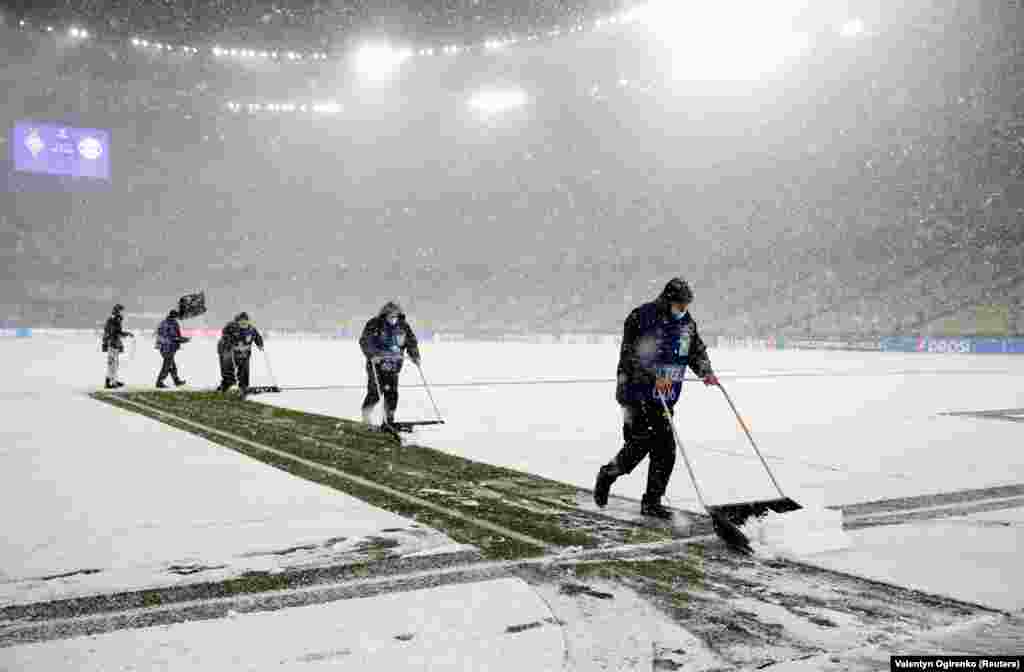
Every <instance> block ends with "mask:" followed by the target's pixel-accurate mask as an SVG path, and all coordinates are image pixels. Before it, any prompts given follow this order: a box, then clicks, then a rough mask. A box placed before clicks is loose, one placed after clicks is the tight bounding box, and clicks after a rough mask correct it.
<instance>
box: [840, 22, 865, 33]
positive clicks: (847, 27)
mask: <svg viewBox="0 0 1024 672" xmlns="http://www.w3.org/2000/svg"><path fill="white" fill-rule="evenodd" d="M863 32H864V22H863V21H861V20H860V19H850V20H849V21H847V22H846V23H844V24H843V25H842V26H840V27H839V34H840V35H842V36H843V37H857V36H858V35H860V34H861V33H863Z"/></svg>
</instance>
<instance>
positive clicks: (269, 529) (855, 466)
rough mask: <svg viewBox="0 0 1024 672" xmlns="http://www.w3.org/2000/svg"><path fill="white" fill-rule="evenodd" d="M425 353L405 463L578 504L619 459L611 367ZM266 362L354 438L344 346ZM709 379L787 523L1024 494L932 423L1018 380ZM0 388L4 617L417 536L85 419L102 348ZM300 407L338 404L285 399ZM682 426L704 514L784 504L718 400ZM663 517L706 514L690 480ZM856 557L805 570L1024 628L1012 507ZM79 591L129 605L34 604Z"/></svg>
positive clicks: (522, 348) (11, 347)
mask: <svg viewBox="0 0 1024 672" xmlns="http://www.w3.org/2000/svg"><path fill="white" fill-rule="evenodd" d="M421 349H422V352H423V370H424V372H425V373H426V375H427V377H428V379H429V381H430V382H431V384H432V386H433V392H434V396H435V398H436V399H437V402H438V404H439V406H440V408H441V411H442V413H443V415H444V418H445V420H446V424H445V425H443V426H439V427H431V428H424V429H421V430H419V431H418V433H417V435H416V441H417V442H418V443H422V444H424V445H429V446H433V447H436V448H438V449H441V450H445V451H448V452H451V453H455V454H458V455H461V456H464V457H467V458H472V459H474V460H479V461H483V462H488V463H491V464H496V465H502V466H507V467H511V468H515V469H519V470H523V471H528V472H531V473H535V474H539V475H541V476H546V477H550V478H553V479H557V480H560V481H564V482H567V483H572V484H576V485H579V486H582V487H586V488H589V487H591V486H592V485H593V479H594V475H595V473H596V471H597V469H598V467H599V466H600V465H601V464H602V463H604V462H605V461H607V460H608V459H609V458H610V457H611V456H612V455H614V453H615V452H616V451H617V450H618V448H619V447H620V443H621V416H620V413H619V409H618V407H617V406H616V404H615V401H614V382H613V377H614V373H615V364H616V358H617V354H618V352H617V348H615V347H614V346H606V345H531V344H507V343H506V344H497V343H457V344H456V343H452V344H432V343H425V344H423V345H422V348H421ZM130 351H131V346H130V344H129V353H130ZM267 353H268V355H269V356H270V357H272V364H273V369H274V373H276V375H277V382H278V383H279V384H280V385H281V386H282V387H284V388H286V389H285V392H283V393H281V394H266V395H260V396H257V397H254V398H253V399H254V400H255V401H258V402H259V403H266V404H275V405H281V406H286V407H290V408H295V409H300V410H305V411H311V412H317V413H324V414H329V415H334V416H338V417H342V418H349V419H353V420H355V419H358V418H359V407H360V403H361V401H362V397H363V394H364V392H365V389H364V387H363V386H364V385H365V379H364V378H365V373H364V369H363V360H362V356H361V354H360V352H359V349H358V346H357V345H356V344H355V343H353V342H350V341H279V340H273V339H270V340H268V342H267ZM711 358H712V363H713V365H714V366H715V368H716V370H717V372H718V374H719V376H720V377H721V379H722V382H723V384H724V385H725V386H727V388H728V390H729V392H730V394H731V395H732V397H733V399H734V401H735V402H736V404H737V406H738V407H739V410H740V412H741V413H742V414H743V417H744V418H745V420H746V421H747V423H748V425H749V427H750V429H751V430H752V432H753V435H754V437H755V438H756V439H757V441H758V444H759V446H760V447H761V449H762V451H763V452H764V454H765V456H766V458H767V460H768V463H769V465H770V466H771V468H772V469H773V471H774V473H775V475H776V477H777V478H778V480H779V483H780V484H781V486H782V488H783V489H784V490H785V493H786V494H787V495H789V496H791V497H793V498H794V499H796V500H797V501H805V502H820V503H822V504H824V505H827V506H838V505H849V504H856V503H860V502H868V501H874V500H879V499H883V498H900V497H913V496H921V495H941V494H943V493H949V492H952V491H957V490H964V489H982V488H991V487H994V486H1000V485H1017V484H1020V483H1024V454H1022V453H1021V451H1020V446H1021V445H1022V437H1024V434H1022V432H1024V427H1022V425H1021V424H1020V423H1018V422H1008V421H1000V420H998V419H988V418H978V417H972V416H946V415H942V414H943V413H945V412H950V411H972V410H979V411H982V410H989V409H1009V408H1024V387H1022V386H1021V385H1020V381H1021V380H1024V357H1014V356H1002V355H984V356H971V355H934V354H915V355H902V354H884V353H843V352H753V351H730V350H712V351H711ZM178 364H179V370H180V372H181V374H182V376H183V377H185V378H186V379H187V380H188V381H189V387H191V388H212V387H214V386H215V385H216V384H217V382H218V380H219V370H218V367H217V355H216V351H215V343H214V341H212V340H202V339H197V340H195V341H193V342H192V343H190V344H188V345H187V346H185V348H184V349H183V351H182V352H181V354H180V355H179V358H178ZM0 365H2V367H3V370H4V371H5V372H7V375H5V376H4V380H3V382H2V383H0V399H2V401H3V408H4V414H3V415H4V421H3V423H0V447H2V448H0V509H2V510H3V511H5V512H7V514H6V515H5V524H4V527H5V530H4V532H5V533H4V535H2V537H0V586H3V587H4V590H2V591H0V603H2V604H13V603H19V602H21V603H23V602H25V601H35V600H38V599H56V598H60V597H66V596H73V595H76V594H89V593H90V592H102V591H104V590H106V591H109V590H113V589H134V588H137V587H143V586H146V585H148V582H149V581H150V580H151V579H152V574H153V568H155V567H166V566H167V564H168V563H179V564H180V563H185V564H186V565H187V564H188V563H194V564H195V565H197V566H215V565H217V564H218V563H220V562H223V561H224V559H225V558H226V557H228V556H230V555H233V554H237V553H238V552H239V551H241V550H250V551H259V550H264V551H274V550H275V549H282V548H289V547H294V546H297V545H301V544H302V543H303V541H304V540H305V539H307V538H312V537H318V538H319V537H322V536H324V535H325V534H328V533H330V532H331V531H334V532H335V533H337V532H338V531H341V532H340V533H339V534H338V536H345V537H347V538H349V539H352V538H359V537H360V536H366V537H368V536H372V535H375V534H379V533H380V531H381V530H382V529H395V528H408V524H409V521H407V520H404V519H402V518H400V517H398V516H394V515H392V514H389V513H386V512H382V511H380V510H379V509H375V508H373V507H370V506H368V505H366V504H364V503H362V502H360V501H358V500H355V499H354V498H351V497H348V496H346V495H343V494H341V493H338V492H336V491H333V490H330V489H328V488H324V487H321V486H316V485H311V484H309V483H307V482H304V481H301V480H299V479H297V478H294V477H291V476H289V475H287V474H284V473H283V472H280V471H277V470H275V469H272V468H270V467H268V466H266V465H263V464H259V463H255V462H252V461H250V460H248V459H247V458H245V457H243V456H241V455H239V454H237V453H234V452H232V451H229V450H226V449H223V448H221V447H219V446H216V445H213V444H210V443H208V442H206V441H205V440H203V439H200V438H198V437H196V436H193V435H189V434H185V433H183V432H179V431H177V430H174V429H172V428H169V427H167V426H164V425H161V424H159V423H156V422H154V421H151V420H148V419H145V418H142V417H140V416H135V415H131V414H128V413H124V412H122V411H120V410H118V409H116V408H113V407H110V406H108V405H105V404H100V403H98V402H96V401H93V400H91V399H89V398H88V397H87V393H88V392H90V391H92V390H96V389H98V388H99V387H101V385H102V382H103V372H104V369H105V359H104V355H103V354H101V353H100V352H99V347H98V338H93V337H88V336H50V335H41V336H38V337H33V338H29V339H10V340H6V341H2V342H0ZM253 366H254V371H253V378H254V380H253V383H254V384H256V385H260V384H269V383H270V382H271V381H270V380H269V378H268V377H267V375H266V374H267V372H266V368H265V365H264V362H263V359H262V356H261V354H260V353H258V352H256V353H254V357H253ZM158 369H159V356H158V355H157V353H156V352H155V351H154V350H153V349H152V348H151V344H150V343H149V342H148V341H146V340H144V339H141V338H140V341H139V343H138V349H137V352H136V354H135V356H134V358H130V357H129V356H128V354H126V355H125V356H124V358H123V360H122V366H121V377H122V379H123V380H124V381H125V382H126V383H127V384H128V385H129V386H130V387H134V386H139V387H145V388H150V387H152V385H153V383H154V382H155V376H156V373H157V370H158ZM559 381H562V382H559ZM564 381H583V382H564ZM586 381H591V382H586ZM476 383H480V384H476ZM402 384H403V388H402V396H401V402H400V406H399V413H398V418H399V419H400V420H417V419H430V418H432V417H434V413H433V407H432V405H431V403H430V400H429V398H428V396H427V395H426V394H425V393H424V390H423V389H422V387H420V386H419V384H420V381H419V376H418V374H417V371H416V369H415V367H412V366H407V367H406V369H405V371H403V373H402ZM307 386H308V387H316V386H332V387H333V386H338V389H326V390H296V391H288V390H287V388H289V387H307ZM676 422H677V426H678V428H679V433H680V437H681V438H682V440H683V441H684V442H685V445H686V449H687V450H688V452H689V454H690V456H691V458H692V459H693V462H694V468H695V470H696V474H697V478H698V479H699V480H700V483H701V486H702V487H703V490H704V493H705V495H706V497H707V499H708V500H709V502H710V503H712V504H714V503H726V502H732V501H745V500H751V499H760V498H765V497H771V496H774V495H775V494H776V493H775V492H774V491H773V490H772V488H771V483H770V481H769V480H768V479H767V477H766V476H765V474H764V471H763V469H762V467H761V465H760V463H759V462H758V461H757V458H756V457H755V456H754V454H753V452H752V451H751V450H750V447H749V445H748V444H747V442H746V439H745V437H744V435H743V433H742V430H741V429H740V427H739V425H738V423H737V422H736V419H735V418H734V417H733V415H732V413H731V411H730V409H729V407H728V405H727V404H726V402H725V400H724V399H723V398H722V395H721V394H720V393H719V392H718V391H717V390H715V389H713V388H705V387H704V386H703V385H702V384H700V383H699V382H692V383H689V384H688V385H687V386H686V387H685V389H684V394H683V399H682V400H681V401H680V403H679V405H678V407H677V420H676ZM645 479H646V464H642V465H641V467H640V468H638V469H637V471H636V472H634V473H633V474H632V475H630V476H628V477H624V478H621V479H619V481H618V482H617V483H616V484H615V486H614V490H613V492H614V493H616V494H621V495H626V496H630V497H635V498H639V496H640V495H641V494H642V491H643V488H644V482H645ZM668 499H669V503H670V504H672V505H673V506H676V507H679V508H685V509H691V510H698V504H697V501H696V499H695V497H694V492H693V488H692V486H691V484H690V481H689V479H688V478H687V475H686V472H685V469H683V467H682V463H681V461H680V462H679V463H678V464H677V469H676V473H675V475H674V477H673V479H672V483H671V486H670V488H669V491H668ZM952 513H954V514H955V513H956V511H952ZM848 534H849V537H850V547H849V548H846V549H842V550H836V551H832V552H826V553H820V554H815V555H811V556H806V557H803V558H802V560H803V561H805V562H811V563H814V564H818V565H821V566H824V567H831V568H835V569H840V570H842V571H846V572H851V573H854V574H860V575H864V576H868V577H872V578H877V579H880V580H884V581H890V582H893V583H896V584H898V585H904V586H909V587H914V588H919V589H922V590H926V591H930V592H934V593H937V594H942V595H947V596H951V597H955V598H959V599H963V600H967V601H971V602H976V603H980V604H985V605H989V606H992V607H995V608H1000V609H1007V610H1019V609H1021V608H1022V607H1024V578H1022V575H1021V573H1020V572H1019V570H1018V568H1017V560H1018V559H1019V558H1018V552H1019V548H1020V541H1021V539H1022V537H1024V533H1022V526H1021V516H1020V509H1019V508H1018V509H1014V510H997V511H994V512H989V513H970V514H967V515H951V516H948V517H944V518H939V519H937V520H936V519H933V520H923V521H913V520H908V521H907V522H906V523H905V524H900V525H890V526H885V527H870V528H865V529H855V530H851V531H850V532H849V533H848ZM401 543H406V544H408V546H409V548H408V550H409V552H410V553H416V552H430V551H431V550H432V549H444V548H449V547H450V545H451V540H450V539H447V538H445V537H444V535H441V534H434V535H407V536H406V537H403V538H402V540H401ZM261 557H263V558H264V559H263V560H261V561H260V562H261V563H263V564H261V565H260V568H261V569H268V568H269V569H271V570H274V569H280V568H281V567H283V566H285V565H286V561H285V560H280V561H278V560H275V559H274V558H275V557H280V558H283V557H285V556H274V555H273V554H272V553H271V554H270V555H267V556H261ZM266 558H270V560H266ZM268 563H269V564H268ZM91 568H103V569H105V570H106V569H109V568H117V569H118V570H119V572H113V573H111V572H105V573H104V574H103V575H102V576H105V577H117V578H116V579H115V580H117V581H119V582H123V583H120V584H119V585H116V586H114V585H103V584H102V582H101V583H98V584H91V583H90V578H89V577H90V576H91V575H89V574H80V575H76V576H72V577H68V578H67V579H60V580H57V581H53V580H49V581H45V582H40V581H38V580H39V579H41V578H42V577H48V576H49V577H52V576H55V575H58V574H61V573H65V572H68V573H70V572H75V571H80V570H88V569H91ZM33 581H35V583H33ZM506 588H507V589H508V590H511V591H512V592H515V590H518V589H519V588H518V587H508V586H506ZM531 608H532V607H531ZM531 617H532V616H531ZM538 618H539V616H538Z"/></svg>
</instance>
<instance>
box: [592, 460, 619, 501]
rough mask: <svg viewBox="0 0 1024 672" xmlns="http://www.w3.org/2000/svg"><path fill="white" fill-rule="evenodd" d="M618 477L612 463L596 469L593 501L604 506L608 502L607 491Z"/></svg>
mask: <svg viewBox="0 0 1024 672" xmlns="http://www.w3.org/2000/svg"><path fill="white" fill-rule="evenodd" d="M618 477H619V474H618V469H616V468H615V466H614V465H610V464H606V465H604V466H603V467H601V468H600V469H598V470H597V482H596V483H594V503H595V504H597V505H598V506H600V507H601V508H604V507H605V506H606V505H607V504H608V492H609V491H610V490H611V488H612V483H614V482H615V479H616V478H618Z"/></svg>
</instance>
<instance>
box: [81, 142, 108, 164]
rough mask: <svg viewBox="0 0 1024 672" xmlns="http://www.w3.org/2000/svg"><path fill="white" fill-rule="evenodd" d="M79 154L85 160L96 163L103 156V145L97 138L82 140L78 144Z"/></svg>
mask: <svg viewBox="0 0 1024 672" xmlns="http://www.w3.org/2000/svg"><path fill="white" fill-rule="evenodd" d="M78 153H79V154H81V155H82V158H83V159H89V160H90V161H95V160H96V159H98V158H100V156H102V155H103V144H102V143H101V142H100V141H99V140H97V139H96V138H82V140H81V141H80V142H79V143H78Z"/></svg>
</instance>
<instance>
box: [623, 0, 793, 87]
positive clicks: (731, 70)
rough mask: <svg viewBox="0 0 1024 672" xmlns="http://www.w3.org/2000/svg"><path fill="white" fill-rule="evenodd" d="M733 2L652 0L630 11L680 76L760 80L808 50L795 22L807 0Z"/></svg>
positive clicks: (745, 0) (703, 78)
mask: <svg viewBox="0 0 1024 672" xmlns="http://www.w3.org/2000/svg"><path fill="white" fill-rule="evenodd" d="M737 3H738V4H737ZM737 3H726V4H723V3H708V2H704V1H699V2H698V1H696V0H652V1H651V2H649V3H648V4H646V5H643V6H641V7H638V8H636V9H634V10H631V14H632V16H633V17H635V18H636V19H637V20H638V21H639V22H640V23H641V24H642V25H643V26H644V27H645V28H646V29H647V30H648V31H649V32H651V33H652V34H653V35H654V37H656V38H657V39H658V41H659V42H660V43H661V44H662V45H664V46H665V47H666V49H667V50H668V52H669V55H670V67H669V70H670V71H671V74H672V75H673V76H674V77H676V78H677V79H682V80H705V81H723V80H733V81H749V80H754V79H758V78H760V77H762V76H765V75H767V74H769V73H771V72H772V71H774V70H776V69H778V68H779V67H780V66H782V65H783V64H784V63H785V62H787V61H789V60H790V59H792V58H793V57H795V56H797V55H799V54H800V53H801V52H803V51H804V50H805V49H806V48H807V46H808V44H809V40H808V37H807V36H806V35H805V34H802V33H799V32H797V31H796V30H794V28H793V24H794V22H795V20H796V18H797V17H798V16H799V15H800V14H801V13H802V12H803V11H804V10H805V9H806V7H807V6H808V5H809V4H810V0H773V2H763V0H737Z"/></svg>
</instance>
